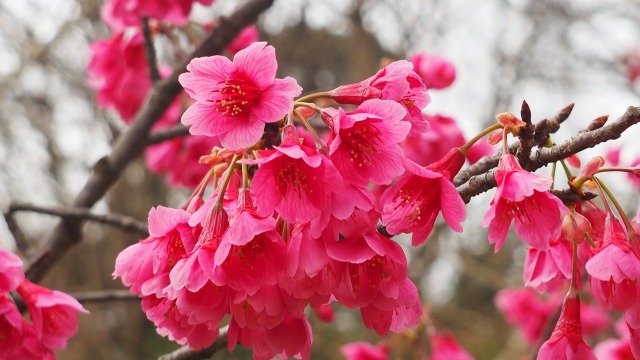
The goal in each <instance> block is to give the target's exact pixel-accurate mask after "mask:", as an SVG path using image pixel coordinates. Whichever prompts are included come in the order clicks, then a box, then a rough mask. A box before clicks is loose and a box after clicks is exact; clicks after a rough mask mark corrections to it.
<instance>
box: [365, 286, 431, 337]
mask: <svg viewBox="0 0 640 360" xmlns="http://www.w3.org/2000/svg"><path fill="white" fill-rule="evenodd" d="M360 315H361V316H362V322H363V323H364V325H365V326H366V327H368V328H369V329H373V330H375V331H376V332H377V333H378V335H380V336H386V335H387V334H388V333H389V330H391V331H393V332H395V333H399V332H401V331H402V330H403V329H404V328H405V327H414V326H416V324H418V321H419V320H420V317H421V316H422V304H421V303H420V298H419V296H418V289H417V288H416V286H415V285H414V284H413V282H411V280H409V279H408V278H406V279H405V280H404V283H403V285H402V287H401V288H400V293H399V294H398V296H397V297H396V296H390V297H389V296H387V295H385V294H383V293H382V292H380V293H378V296H376V298H375V299H374V300H373V301H372V302H371V303H370V304H368V305H366V306H363V307H361V308H360Z"/></svg>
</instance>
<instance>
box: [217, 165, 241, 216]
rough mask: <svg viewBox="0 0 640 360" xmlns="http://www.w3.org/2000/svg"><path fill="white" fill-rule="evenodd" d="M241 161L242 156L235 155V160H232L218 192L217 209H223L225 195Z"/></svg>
mask: <svg viewBox="0 0 640 360" xmlns="http://www.w3.org/2000/svg"><path fill="white" fill-rule="evenodd" d="M238 159H240V155H234V156H233V159H231V163H230V164H229V168H228V169H227V172H226V174H225V176H224V180H222V184H221V185H220V190H219V191H218V198H217V199H216V203H215V204H214V205H213V206H214V207H216V208H222V203H223V201H224V193H225V192H226V191H227V186H229V182H230V181H231V176H232V175H233V171H234V169H235V167H236V162H237V161H238Z"/></svg>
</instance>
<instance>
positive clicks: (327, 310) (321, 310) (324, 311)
mask: <svg viewBox="0 0 640 360" xmlns="http://www.w3.org/2000/svg"><path fill="white" fill-rule="evenodd" d="M312 309H313V312H314V313H315V314H316V317H317V318H318V319H320V320H322V321H324V322H327V323H331V322H333V319H335V317H336V314H335V313H334V312H333V308H332V307H331V304H320V305H318V306H313V307H312Z"/></svg>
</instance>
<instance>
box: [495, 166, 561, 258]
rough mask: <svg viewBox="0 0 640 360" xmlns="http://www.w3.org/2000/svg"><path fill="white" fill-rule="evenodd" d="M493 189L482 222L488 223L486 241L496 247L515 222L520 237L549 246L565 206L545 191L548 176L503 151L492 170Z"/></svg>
mask: <svg viewBox="0 0 640 360" xmlns="http://www.w3.org/2000/svg"><path fill="white" fill-rule="evenodd" d="M496 182H497V191H496V195H495V196H494V198H493V200H491V206H490V207H489V211H487V213H486V215H485V217H484V220H483V221H482V226H483V227H487V226H489V235H488V237H489V243H490V244H495V245H496V248H495V251H496V252H498V251H500V248H501V247H502V244H503V243H504V240H505V238H506V236H507V232H508V231H509V226H510V225H511V222H512V221H514V222H515V226H514V227H515V230H516V233H517V234H518V235H519V236H520V238H521V239H522V240H523V241H524V242H526V243H527V244H529V245H530V246H531V247H534V248H536V249H539V250H547V249H548V248H549V240H550V239H556V238H558V236H559V235H560V232H561V230H562V218H563V217H562V214H563V213H564V214H566V213H568V212H569V210H568V209H567V208H566V207H565V206H564V204H563V203H562V201H560V199H558V198H557V197H556V196H554V195H552V194H551V193H549V192H548V190H549V188H550V187H551V178H546V177H543V176H540V175H537V174H534V173H530V172H528V171H525V170H523V169H522V168H521V167H520V165H519V164H518V161H517V160H516V158H515V156H513V155H511V154H507V155H503V156H502V157H501V158H500V163H499V165H498V171H497V172H496Z"/></svg>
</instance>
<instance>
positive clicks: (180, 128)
mask: <svg viewBox="0 0 640 360" xmlns="http://www.w3.org/2000/svg"><path fill="white" fill-rule="evenodd" d="M187 135H189V128H188V127H186V126H184V125H182V124H178V125H175V126H172V127H170V128H166V129H162V130H158V131H156V132H154V133H153V134H151V135H150V136H149V140H148V141H147V144H149V145H153V144H158V143H161V142H164V141H168V140H171V139H175V138H177V137H181V136H187Z"/></svg>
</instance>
